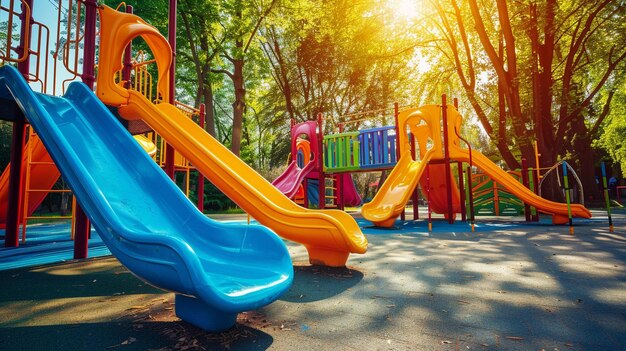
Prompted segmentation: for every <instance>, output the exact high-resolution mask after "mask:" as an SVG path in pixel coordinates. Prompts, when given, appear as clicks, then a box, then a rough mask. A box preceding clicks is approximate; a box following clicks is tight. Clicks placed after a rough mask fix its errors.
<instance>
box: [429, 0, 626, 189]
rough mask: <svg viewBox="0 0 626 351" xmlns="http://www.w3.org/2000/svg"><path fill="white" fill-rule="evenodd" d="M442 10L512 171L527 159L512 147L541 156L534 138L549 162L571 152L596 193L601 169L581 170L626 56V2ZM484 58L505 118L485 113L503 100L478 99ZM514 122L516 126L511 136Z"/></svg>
mask: <svg viewBox="0 0 626 351" xmlns="http://www.w3.org/2000/svg"><path fill="white" fill-rule="evenodd" d="M434 7H435V8H436V9H437V12H438V14H439V18H440V20H441V22H442V23H443V28H444V30H442V31H441V33H443V37H444V40H445V41H446V42H447V43H448V48H447V49H446V52H451V54H450V56H451V57H453V58H454V63H455V65H456V66H457V72H458V75H459V79H460V80H461V81H462V84H463V86H464V87H465V91H466V92H467V94H468V97H469V100H470V101H471V102H472V106H473V107H474V109H475V111H476V113H477V115H478V116H479V119H480V121H481V123H482V125H483V127H484V129H485V130H486V131H487V132H488V133H490V135H491V136H492V138H493V139H494V140H496V142H495V143H496V145H498V147H499V149H500V150H501V152H502V154H503V156H504V159H505V160H506V161H507V163H508V164H509V166H510V167H512V168H515V167H518V166H519V163H518V162H517V160H515V159H514V158H512V157H511V156H512V155H513V154H515V150H510V151H509V150H506V148H505V147H504V146H505V145H507V144H508V145H509V147H512V148H514V149H517V150H519V152H520V153H521V155H522V157H526V158H528V159H532V155H533V150H532V142H533V140H537V142H538V144H539V152H540V153H541V165H540V166H542V167H548V166H551V165H553V164H554V163H555V162H556V161H557V160H558V159H559V158H561V157H565V156H566V155H569V156H571V157H572V158H574V159H575V161H576V162H577V163H578V165H579V169H580V170H581V171H583V172H582V174H583V186H584V187H585V188H586V189H594V188H595V186H594V184H595V180H594V174H593V172H589V171H587V169H584V168H583V167H581V165H582V164H587V165H588V164H593V154H592V152H591V142H592V135H591V133H590V131H591V130H593V129H597V127H595V126H597V125H599V124H601V123H602V122H603V120H604V118H605V117H606V113H602V112H600V113H594V114H593V115H591V114H590V111H592V110H596V111H609V110H610V104H611V102H612V99H611V98H610V96H611V94H610V93H609V94H601V93H602V92H607V91H610V90H612V89H614V83H615V82H616V81H619V80H620V79H621V78H620V77H618V75H616V72H617V71H618V69H619V68H620V67H624V62H625V58H626V46H625V45H624V44H626V39H625V37H624V34H625V28H624V24H623V21H621V20H620V19H619V18H620V17H621V16H620V15H619V14H620V13H621V14H623V12H624V4H622V3H620V2H615V1H611V0H604V1H600V2H596V1H583V2H562V3H557V1H556V0H546V1H531V2H514V3H512V2H507V1H505V0H492V1H483V2H481V3H480V4H479V3H478V1H477V0H468V1H467V2H464V3H461V2H458V1H457V0H446V1H434ZM448 9H452V10H450V11H449V10H448ZM452 23H454V25H452ZM467 28H473V29H474V31H472V32H470V31H469V30H467ZM457 41H460V43H459V42H457ZM459 47H460V48H461V49H459ZM461 51H462V54H459V52H461ZM461 58H463V60H461ZM478 60H487V62H489V64H490V67H489V73H491V72H493V73H494V75H495V77H496V79H492V80H487V81H484V82H483V84H493V86H494V87H498V88H497V89H498V90H497V91H499V93H500V94H499V95H500V96H501V97H502V99H503V101H504V105H502V106H503V107H504V109H502V110H500V111H501V112H504V113H505V117H506V122H503V121H502V120H501V118H502V113H498V114H497V116H498V117H497V118H498V119H500V120H498V119H496V118H493V117H492V118H489V117H488V115H487V114H485V113H484V109H485V107H488V106H497V105H498V103H497V101H496V100H495V98H490V97H489V96H481V99H482V100H483V101H486V103H485V102H483V103H479V102H478V101H477V100H478V99H475V97H474V91H475V90H474V89H475V85H476V77H477V74H479V73H476V70H475V67H474V66H473V63H474V62H477V61H478ZM496 96H497V95H496ZM592 107H593V108H592ZM590 109H591V110H590ZM493 125H497V126H498V130H497V133H496V132H495V131H494V129H495V128H494V127H493ZM507 126H510V127H511V128H510V130H507V131H506V133H503V132H502V129H505V128H507ZM511 140H512V141H513V143H511V142H510V141H511Z"/></svg>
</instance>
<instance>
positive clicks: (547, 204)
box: [456, 150, 591, 224]
mask: <svg viewBox="0 0 626 351" xmlns="http://www.w3.org/2000/svg"><path fill="white" fill-rule="evenodd" d="M463 153H464V155H465V156H464V157H462V155H463ZM456 157H457V159H459V158H461V159H462V161H464V162H469V153H468V152H467V151H466V150H457V155H456ZM472 162H473V163H474V166H476V167H478V168H480V169H482V170H483V171H484V172H485V173H487V175H489V177H491V178H492V179H493V180H495V181H496V182H498V183H499V184H502V186H504V187H505V188H506V189H507V190H508V191H510V192H511V194H513V195H515V196H517V197H519V198H520V199H521V200H522V201H523V202H525V203H527V204H529V205H531V206H534V207H535V208H536V209H537V210H538V211H540V212H543V213H547V214H551V215H552V223H554V224H564V223H567V221H568V218H569V217H568V213H567V204H564V203H559V202H554V201H550V200H546V199H544V198H542V197H540V196H539V195H536V194H535V193H534V192H532V191H530V190H529V189H528V188H527V187H525V186H524V185H523V184H522V183H520V182H519V181H518V180H517V179H515V178H513V177H512V176H511V175H510V174H508V173H507V172H506V171H504V170H503V169H502V168H500V167H498V165H496V164H494V163H493V162H491V160H489V158H487V156H485V155H483V154H481V153H480V152H478V151H476V150H474V151H472ZM571 209H572V217H581V218H591V212H590V211H589V210H588V209H587V208H586V207H585V206H583V205H580V204H571Z"/></svg>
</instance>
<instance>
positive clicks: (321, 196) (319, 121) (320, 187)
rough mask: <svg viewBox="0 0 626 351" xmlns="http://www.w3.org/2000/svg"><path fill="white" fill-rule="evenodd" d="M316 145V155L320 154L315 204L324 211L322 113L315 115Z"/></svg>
mask: <svg viewBox="0 0 626 351" xmlns="http://www.w3.org/2000/svg"><path fill="white" fill-rule="evenodd" d="M317 128H318V131H317V145H318V147H319V148H318V151H317V152H318V153H319V154H320V155H319V156H321V157H318V158H317V169H318V172H317V174H318V177H317V181H318V183H319V184H318V185H317V191H318V194H319V199H318V204H317V208H319V209H320V210H322V209H324V207H325V206H326V179H325V178H326V175H325V174H324V161H323V157H324V125H323V121H322V113H321V112H320V113H318V114H317Z"/></svg>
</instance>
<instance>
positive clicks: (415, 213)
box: [409, 134, 420, 220]
mask: <svg viewBox="0 0 626 351" xmlns="http://www.w3.org/2000/svg"><path fill="white" fill-rule="evenodd" d="M409 140H411V156H412V157H413V160H414V161H415V160H416V159H417V150H416V149H415V135H413V134H411V137H410V139H409ZM418 187H419V182H417V183H416V185H415V189H413V194H412V195H411V201H412V202H413V220H417V219H419V218H420V213H419V204H418V201H419V194H418V193H417V188H418Z"/></svg>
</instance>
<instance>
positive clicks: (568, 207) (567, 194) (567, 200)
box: [561, 161, 574, 235]
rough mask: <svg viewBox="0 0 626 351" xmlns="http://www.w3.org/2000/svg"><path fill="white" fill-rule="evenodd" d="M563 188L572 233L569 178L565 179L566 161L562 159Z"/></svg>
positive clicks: (572, 232) (571, 232) (572, 233)
mask: <svg viewBox="0 0 626 351" xmlns="http://www.w3.org/2000/svg"><path fill="white" fill-rule="evenodd" d="M561 165H562V166H563V189H564V190H565V202H566V203H567V218H568V220H569V233H570V234H571V235H574V225H573V223H572V204H571V201H570V200H571V199H570V196H569V180H568V179H567V163H566V162H565V161H563V163H561Z"/></svg>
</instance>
